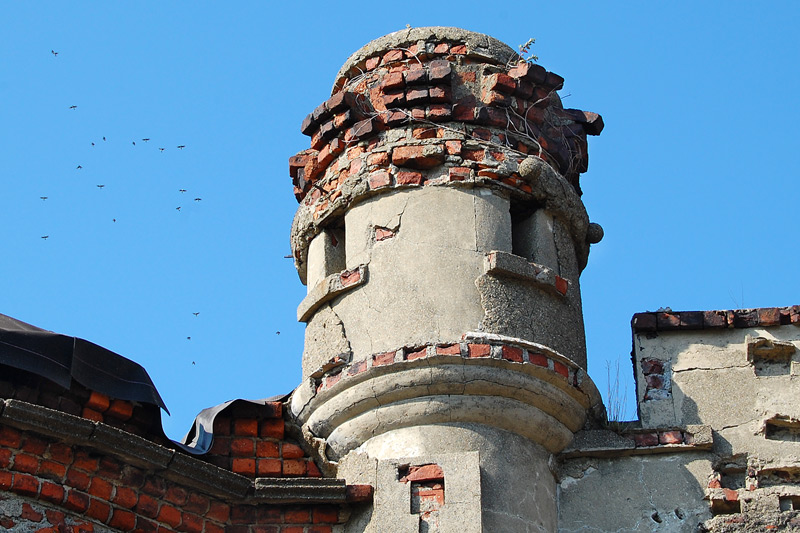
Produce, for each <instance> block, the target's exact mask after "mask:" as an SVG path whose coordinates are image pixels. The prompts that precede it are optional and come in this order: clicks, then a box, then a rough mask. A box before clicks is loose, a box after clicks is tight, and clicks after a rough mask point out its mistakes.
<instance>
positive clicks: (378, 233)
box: [375, 226, 396, 242]
mask: <svg viewBox="0 0 800 533" xmlns="http://www.w3.org/2000/svg"><path fill="white" fill-rule="evenodd" d="M395 235H396V234H395V232H393V231H392V230H390V229H386V228H382V227H380V226H375V241H376V242H380V241H385V240H386V239H391V238H392V237H394V236H395Z"/></svg>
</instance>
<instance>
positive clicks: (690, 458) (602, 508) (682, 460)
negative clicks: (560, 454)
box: [558, 453, 711, 533]
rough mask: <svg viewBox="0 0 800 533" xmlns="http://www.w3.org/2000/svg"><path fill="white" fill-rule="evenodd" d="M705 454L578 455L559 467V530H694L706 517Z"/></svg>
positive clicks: (707, 470) (707, 464) (563, 532)
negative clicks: (612, 456)
mask: <svg viewBox="0 0 800 533" xmlns="http://www.w3.org/2000/svg"><path fill="white" fill-rule="evenodd" d="M710 474H711V460H710V458H709V457H708V455H707V454H697V453H690V454H682V455H643V456H628V457H614V458H591V457H590V458H579V459H570V460H568V461H566V462H565V463H564V464H563V465H562V467H561V475H560V483H559V503H558V508H559V516H558V531H559V532H561V533H571V532H577V531H626V532H631V533H633V532H645V531H664V532H686V533H688V532H694V531H696V530H697V526H698V524H700V523H702V522H703V521H705V520H707V519H709V518H711V513H710V511H709V508H708V502H706V501H705V500H704V496H705V494H704V489H705V485H706V483H707V479H708V476H709V475H710Z"/></svg>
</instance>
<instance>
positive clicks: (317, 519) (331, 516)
mask: <svg viewBox="0 0 800 533" xmlns="http://www.w3.org/2000/svg"><path fill="white" fill-rule="evenodd" d="M311 522H312V523H314V524H336V523H338V522H339V509H338V508H336V507H334V506H332V505H320V506H317V507H314V509H313V510H312V511H311Z"/></svg>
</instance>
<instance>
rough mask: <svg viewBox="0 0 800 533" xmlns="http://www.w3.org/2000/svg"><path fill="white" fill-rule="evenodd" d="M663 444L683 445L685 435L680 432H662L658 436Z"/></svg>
mask: <svg viewBox="0 0 800 533" xmlns="http://www.w3.org/2000/svg"><path fill="white" fill-rule="evenodd" d="M658 442H660V443H661V444H683V433H682V432H680V431H661V432H659V434H658Z"/></svg>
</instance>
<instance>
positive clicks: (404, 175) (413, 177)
mask: <svg viewBox="0 0 800 533" xmlns="http://www.w3.org/2000/svg"><path fill="white" fill-rule="evenodd" d="M395 180H396V181H397V184H398V185H422V174H420V173H419V172H398V173H397V175H396V176H395Z"/></svg>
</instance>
